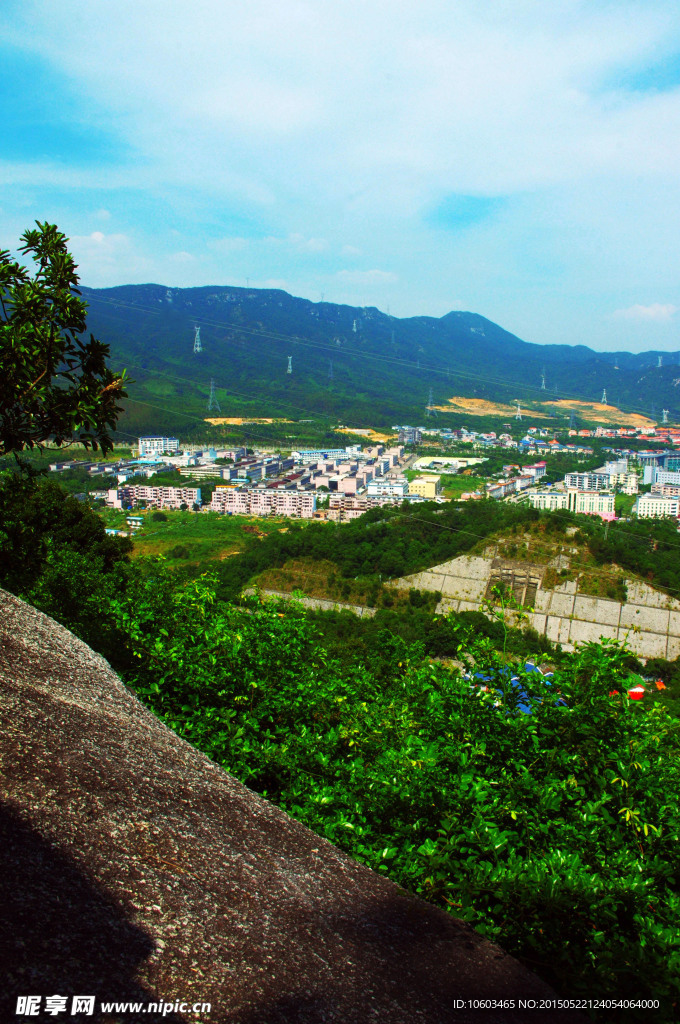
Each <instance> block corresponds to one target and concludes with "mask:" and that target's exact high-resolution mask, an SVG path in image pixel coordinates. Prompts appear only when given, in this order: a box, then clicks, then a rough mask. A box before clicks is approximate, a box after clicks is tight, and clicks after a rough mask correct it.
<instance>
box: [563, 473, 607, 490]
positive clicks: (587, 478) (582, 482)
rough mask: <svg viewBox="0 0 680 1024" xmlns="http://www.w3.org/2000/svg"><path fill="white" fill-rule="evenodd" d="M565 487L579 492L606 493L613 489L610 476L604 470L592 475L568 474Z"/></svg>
mask: <svg viewBox="0 0 680 1024" xmlns="http://www.w3.org/2000/svg"><path fill="white" fill-rule="evenodd" d="M564 486H565V487H567V488H568V489H570V488H573V489H574V490H577V491H606V490H607V489H608V488H609V487H611V480H610V474H609V473H607V472H605V471H604V470H603V469H596V470H595V471H594V472H592V473H567V475H566V476H565V478H564Z"/></svg>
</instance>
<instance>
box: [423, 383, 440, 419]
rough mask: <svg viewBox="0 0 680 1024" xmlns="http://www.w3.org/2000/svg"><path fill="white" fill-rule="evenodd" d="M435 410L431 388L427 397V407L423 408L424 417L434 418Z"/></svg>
mask: <svg viewBox="0 0 680 1024" xmlns="http://www.w3.org/2000/svg"><path fill="white" fill-rule="evenodd" d="M436 415H437V410H436V409H435V407H434V396H433V394H432V388H430V393H429V395H428V396H427V405H426V406H425V416H426V417H427V418H428V419H429V417H430V416H436Z"/></svg>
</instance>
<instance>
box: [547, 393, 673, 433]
mask: <svg viewBox="0 0 680 1024" xmlns="http://www.w3.org/2000/svg"><path fill="white" fill-rule="evenodd" d="M545 404H546V405H549V406H552V407H553V408H556V409H563V410H564V411H565V413H569V412H571V411H572V409H573V411H574V412H576V413H580V414H581V415H582V416H583V418H584V419H586V420H596V421H598V422H600V423H617V424H620V425H621V426H623V425H624V424H626V425H628V426H631V427H654V426H656V423H655V422H654V420H650V419H649V418H648V417H647V416H641V415H640V414H639V413H637V412H622V411H621V410H620V409H617V408H616V406H615V405H602V403H601V402H577V401H569V400H568V399H566V398H562V399H560V400H559V401H557V402H546V403H545Z"/></svg>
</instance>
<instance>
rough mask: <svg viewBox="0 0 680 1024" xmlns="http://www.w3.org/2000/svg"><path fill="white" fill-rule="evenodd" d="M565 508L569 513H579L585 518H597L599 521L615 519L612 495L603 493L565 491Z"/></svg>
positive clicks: (572, 489) (573, 489)
mask: <svg viewBox="0 0 680 1024" xmlns="http://www.w3.org/2000/svg"><path fill="white" fill-rule="evenodd" d="M567 508H568V509H569V510H570V511H571V512H579V513H581V514H582V515H587V516H599V517H600V519H615V518H616V512H615V509H614V495H613V494H607V493H606V492H604V491H577V490H576V489H575V488H570V489H569V490H568V491H567Z"/></svg>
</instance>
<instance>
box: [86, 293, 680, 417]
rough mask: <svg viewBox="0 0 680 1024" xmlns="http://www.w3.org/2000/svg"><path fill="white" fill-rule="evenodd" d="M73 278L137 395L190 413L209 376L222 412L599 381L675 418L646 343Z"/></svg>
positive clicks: (335, 406)
mask: <svg viewBox="0 0 680 1024" xmlns="http://www.w3.org/2000/svg"><path fill="white" fill-rule="evenodd" d="M82 291H83V296H84V298H85V299H86V300H87V301H88V303H89V306H90V308H89V324H88V327H89V329H90V330H91V331H93V333H94V334H95V335H96V336H98V337H101V338H102V339H103V340H105V341H106V342H107V343H108V344H110V346H111V361H112V364H113V365H120V366H125V367H127V368H128V369H129V371H130V373H131V375H132V377H133V378H134V379H135V381H136V384H135V385H133V388H132V389H131V396H132V398H133V399H138V400H140V401H149V402H154V403H156V404H157V405H161V406H162V407H163V408H164V409H165V410H167V411H168V412H170V411H173V410H175V411H179V410H182V412H183V413H184V414H185V415H186V414H187V413H191V414H195V415H196V417H197V420H198V419H200V418H201V417H202V416H204V415H205V409H206V402H207V396H208V391H209V385H210V380H211V379H214V380H215V385H216V388H217V397H218V400H219V401H220V404H221V405H225V404H226V405H228V409H225V408H223V409H222V412H223V414H225V415H230V414H237V415H239V414H242V413H243V412H247V413H249V414H254V415H267V414H269V415H272V414H274V415H280V416H290V417H292V418H295V417H296V416H297V417H299V416H300V415H304V414H305V412H306V411H313V412H315V413H317V414H328V415H329V416H330V417H339V418H342V419H344V420H346V421H347V422H350V423H357V424H358V423H361V422H367V421H370V422H372V423H379V424H382V425H388V424H391V423H394V422H403V421H409V420H411V421H412V420H414V419H415V420H420V419H422V415H423V412H424V407H425V404H426V402H427V400H428V396H429V391H430V388H431V389H432V395H433V401H434V404H435V405H442V404H444V403H445V402H446V399H447V398H448V397H450V396H451V395H454V394H457V395H465V396H469V397H477V398H485V399H490V400H493V401H501V402H506V403H507V402H512V401H513V400H515V399H520V400H522V401H524V402H527V401H541V400H554V399H558V398H559V399H569V398H575V399H581V400H586V401H596V400H599V399H600V398H601V396H602V391H603V389H605V388H606V389H607V392H608V397H609V402H610V403H612V404H617V405H620V406H621V407H622V408H624V409H631V410H634V411H638V412H644V413H646V414H647V415H653V416H658V417H660V413H661V409H662V408H666V409H668V410H669V411H670V417H671V419H675V418H680V395H679V393H678V385H679V384H680V367H679V366H678V365H677V361H678V354H677V353H666V354H664V356H663V363H665V365H662V366H658V365H657V363H658V358H657V356H658V354H657V353H652V352H650V353H642V354H638V355H633V354H631V353H597V352H595V351H593V350H592V349H589V348H587V347H586V346H583V345H579V346H574V347H570V346H566V345H536V344H531V343H529V342H525V341H522V340H521V339H520V338H517V337H516V336H515V335H513V334H511V333H509V332H508V331H506V330H504V329H503V328H502V327H500V326H498V325H497V324H495V323H492V322H491V321H490V320H487V319H486V318H485V317H483V316H480V315H479V314H476V313H469V312H456V311H453V312H450V313H447V314H446V315H445V316H443V317H441V318H439V319H437V318H434V317H427V316H418V317H409V318H404V319H400V318H397V317H393V316H390V315H389V314H387V313H383V312H381V311H380V310H379V309H377V308H375V307H361V308H360V307H353V306H346V305H336V304H334V303H330V302H318V303H314V302H310V301H309V300H307V299H301V298H296V297H295V296H292V295H289V294H288V293H287V292H284V291H280V290H275V289H254V288H235V287H219V286H206V287H201V288H166V287H164V286H162V285H155V284H149V285H124V286H120V287H117V288H107V289H91V288H83V289H82ZM195 327H200V336H201V345H202V351H201V352H199V353H195V352H194V346H193V341H194V328H195ZM289 356H290V357H292V373H287V372H286V371H287V367H288V357H289ZM673 363H675V364H676V365H673ZM543 373H545V383H546V386H545V390H542V389H541V378H542V374H543ZM166 416H167V412H166ZM170 419H171V417H170Z"/></svg>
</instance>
